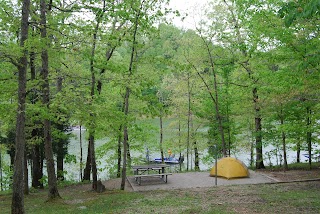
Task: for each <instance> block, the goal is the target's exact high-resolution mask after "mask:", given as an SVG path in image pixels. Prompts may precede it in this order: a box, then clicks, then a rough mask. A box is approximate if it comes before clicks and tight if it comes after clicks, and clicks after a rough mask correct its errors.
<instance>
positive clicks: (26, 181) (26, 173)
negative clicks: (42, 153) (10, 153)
mask: <svg viewBox="0 0 320 214" xmlns="http://www.w3.org/2000/svg"><path fill="white" fill-rule="evenodd" d="M26 149H27V148H26ZM24 194H25V195H29V170H28V157H27V152H26V151H25V153H24Z"/></svg>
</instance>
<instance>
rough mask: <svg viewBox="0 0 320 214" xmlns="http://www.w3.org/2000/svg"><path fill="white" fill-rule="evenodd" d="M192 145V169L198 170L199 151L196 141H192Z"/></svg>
mask: <svg viewBox="0 0 320 214" xmlns="http://www.w3.org/2000/svg"><path fill="white" fill-rule="evenodd" d="M193 147H194V170H195V171H200V164H199V152H198V145H197V141H194V142H193Z"/></svg>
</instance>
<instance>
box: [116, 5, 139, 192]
mask: <svg viewBox="0 0 320 214" xmlns="http://www.w3.org/2000/svg"><path fill="white" fill-rule="evenodd" d="M140 13H141V8H140V9H139V11H137V14H136V17H135V22H134V31H133V39H132V48H131V56H130V63H129V69H128V80H129V82H128V83H127V84H128V86H127V87H126V94H125V98H124V115H125V124H124V126H123V160H122V161H123V162H122V174H121V190H124V188H125V184H126V177H127V145H128V139H129V137H128V115H129V97H130V87H129V86H130V78H131V76H132V73H133V62H134V55H135V52H136V36H137V31H138V24H139V23H138V21H139V17H140Z"/></svg>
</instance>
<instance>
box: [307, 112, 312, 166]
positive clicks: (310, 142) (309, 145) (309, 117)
mask: <svg viewBox="0 0 320 214" xmlns="http://www.w3.org/2000/svg"><path fill="white" fill-rule="evenodd" d="M311 113H312V110H311V108H310V107H307V129H308V130H307V144H308V156H309V169H310V170H311V162H312V160H311V156H312V132H311V130H310V129H311Z"/></svg>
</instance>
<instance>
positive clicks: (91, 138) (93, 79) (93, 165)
mask: <svg viewBox="0 0 320 214" xmlns="http://www.w3.org/2000/svg"><path fill="white" fill-rule="evenodd" d="M105 7H106V1H105V0H104V1H103V9H102V11H100V13H98V14H97V15H96V19H97V23H96V26H95V28H94V33H93V42H92V49H91V57H90V72H91V105H92V102H93V100H94V99H95V88H96V77H95V71H94V57H95V51H96V43H97V34H98V30H99V26H100V22H101V21H102V17H103V15H104V12H105ZM90 118H91V125H90V127H89V145H88V147H89V148H90V151H89V148H88V152H90V153H88V158H87V161H88V159H90V165H91V170H92V189H93V190H95V191H97V183H98V180H97V178H98V176H97V164H96V157H95V145H94V144H95V142H94V139H95V136H94V133H95V128H96V127H95V126H96V124H95V122H96V119H95V115H94V113H90ZM87 166H88V162H87ZM86 170H88V168H87V167H86ZM85 178H87V177H86V174H85Z"/></svg>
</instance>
